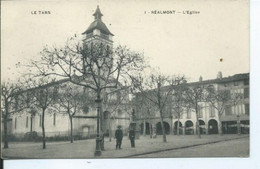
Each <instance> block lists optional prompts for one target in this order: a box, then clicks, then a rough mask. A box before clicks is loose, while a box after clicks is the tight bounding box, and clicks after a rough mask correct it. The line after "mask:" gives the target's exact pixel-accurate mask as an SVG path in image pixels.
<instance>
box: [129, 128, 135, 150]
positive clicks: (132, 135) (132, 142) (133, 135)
mask: <svg viewBox="0 0 260 169" xmlns="http://www.w3.org/2000/svg"><path fill="white" fill-rule="evenodd" d="M129 139H130V141H131V147H132V148H134V147H135V131H134V129H130V131H129Z"/></svg>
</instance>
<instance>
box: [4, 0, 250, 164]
mask: <svg viewBox="0 0 260 169" xmlns="http://www.w3.org/2000/svg"><path fill="white" fill-rule="evenodd" d="M249 5H250V1H249V0H220V1H216V0H207V1H206V0H195V1H194V0H184V1H181V0H172V1H170V0H165V1H159V0H153V1H148V0H142V1H138V2H137V1H120V0H106V1H105V0H97V1H90V0H86V1H2V2H1V158H2V159H111V158H112V159H117V158H139V159H141V158H192V157H202V158H207V157H216V158H223V157H242V158H248V157H250V43H249V42H250V41H249V39H250V38H249V35H250V34H249V31H250V29H249V28H250V25H249V21H250V18H249V14H250V11H249Z"/></svg>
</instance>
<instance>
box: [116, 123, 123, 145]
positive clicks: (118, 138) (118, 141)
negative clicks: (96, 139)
mask: <svg viewBox="0 0 260 169" xmlns="http://www.w3.org/2000/svg"><path fill="white" fill-rule="evenodd" d="M115 137H116V149H118V148H119V149H121V143H122V139H123V131H122V130H121V126H117V130H116V133H115Z"/></svg>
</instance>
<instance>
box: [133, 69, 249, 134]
mask: <svg viewBox="0 0 260 169" xmlns="http://www.w3.org/2000/svg"><path fill="white" fill-rule="evenodd" d="M187 85H188V86H189V87H190V88H192V87H193V86H204V87H205V86H206V87H208V86H210V87H213V88H214V89H215V90H216V91H226V92H227V93H228V95H233V94H238V95H239V96H240V97H241V98H240V99H238V100H237V103H232V102H231V100H229V101H227V103H225V105H224V111H223V113H222V114H221V116H220V119H219V117H218V110H217V109H216V108H215V107H214V106H212V104H210V103H209V102H207V101H203V102H201V103H199V110H198V121H199V126H200V133H201V134H219V132H220V131H219V130H222V133H223V134H236V133H242V134H243V133H244V134H247V133H249V126H250V125H249V124H250V123H249V122H250V118H249V112H250V110H249V109H250V102H249V73H245V74H236V75H233V76H229V77H222V73H221V72H219V73H218V75H217V78H216V79H212V80H204V81H203V80H202V78H200V80H199V81H198V82H192V83H188V84H187ZM172 104H174V103H172ZM166 107H171V106H170V105H167V106H166ZM145 111H147V110H140V109H139V111H136V114H139V115H137V116H138V117H139V119H138V118H137V123H138V126H139V130H140V131H141V133H143V134H150V133H152V132H154V131H155V132H156V133H157V134H162V130H161V123H160V118H159V113H158V112H157V111H156V109H155V110H153V111H154V113H153V115H152V116H151V117H149V118H147V117H143V116H142V114H146V112H145ZM165 111H168V112H166V113H165V116H164V122H163V123H164V127H165V131H166V134H177V128H178V127H177V125H178V118H177V115H175V114H174V112H173V111H172V110H171V109H170V108H169V109H168V110H167V108H166V110H165ZM196 121H197V120H196V113H195V110H194V109H189V110H187V111H186V110H185V111H183V112H182V113H181V115H180V119H179V134H183V135H185V134H186V135H190V134H196ZM220 121H221V122H220ZM220 123H221V124H222V127H221V128H220V125H219V124H220ZM154 129H155V130H154Z"/></svg>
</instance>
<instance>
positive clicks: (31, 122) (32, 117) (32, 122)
mask: <svg viewBox="0 0 260 169" xmlns="http://www.w3.org/2000/svg"><path fill="white" fill-rule="evenodd" d="M32 123H33V116H32V115H31V126H30V132H32Z"/></svg>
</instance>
